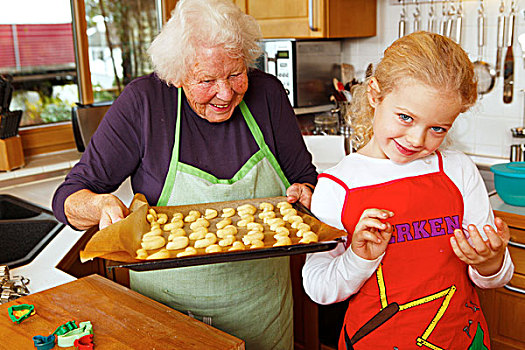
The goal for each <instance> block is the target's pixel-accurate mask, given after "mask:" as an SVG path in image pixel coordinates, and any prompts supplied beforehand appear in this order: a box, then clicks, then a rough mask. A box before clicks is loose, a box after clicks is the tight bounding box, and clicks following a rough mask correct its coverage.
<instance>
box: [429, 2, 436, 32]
mask: <svg viewBox="0 0 525 350" xmlns="http://www.w3.org/2000/svg"><path fill="white" fill-rule="evenodd" d="M436 27H437V24H436V8H435V7H434V0H430V6H429V8H428V25H427V30H428V31H429V32H431V33H435V32H436Z"/></svg>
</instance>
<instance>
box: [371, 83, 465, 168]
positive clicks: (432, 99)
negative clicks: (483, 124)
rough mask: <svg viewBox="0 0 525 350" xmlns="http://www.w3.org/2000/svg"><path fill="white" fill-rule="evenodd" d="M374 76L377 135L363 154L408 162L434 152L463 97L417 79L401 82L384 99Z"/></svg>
mask: <svg viewBox="0 0 525 350" xmlns="http://www.w3.org/2000/svg"><path fill="white" fill-rule="evenodd" d="M378 91H379V85H378V83H377V80H375V79H372V81H371V83H370V89H369V91H368V100H369V102H370V104H371V106H372V107H373V108H374V109H375V111H374V121H373V131H374V133H373V136H372V138H371V139H370V141H369V142H368V143H367V144H366V145H365V146H364V147H363V148H362V152H361V153H363V154H365V155H367V156H370V157H375V158H385V159H390V160H392V161H393V162H396V163H408V162H410V161H413V160H416V159H418V158H422V157H425V156H427V155H429V154H431V153H432V152H434V151H435V150H436V149H437V148H438V147H439V146H440V145H441V143H443V140H444V139H445V136H446V134H447V132H448V131H449V129H450V128H451V127H452V123H454V120H455V119H456V117H457V116H458V115H459V113H460V112H461V108H462V106H461V104H460V99H459V98H458V97H457V96H456V95H452V94H449V95H446V94H443V93H442V92H440V91H439V90H436V89H435V88H432V87H429V86H428V85H425V84H422V83H419V82H417V81H414V80H410V81H408V82H405V83H404V84H399V85H398V87H397V88H396V89H394V90H393V91H392V92H390V93H389V94H387V95H385V96H384V98H383V99H382V100H381V101H380V100H379V99H378V98H377V96H378Z"/></svg>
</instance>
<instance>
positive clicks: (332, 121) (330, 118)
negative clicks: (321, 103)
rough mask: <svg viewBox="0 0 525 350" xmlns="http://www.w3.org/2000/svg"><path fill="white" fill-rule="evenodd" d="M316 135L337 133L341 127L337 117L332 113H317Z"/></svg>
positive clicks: (315, 120) (315, 122)
mask: <svg viewBox="0 0 525 350" xmlns="http://www.w3.org/2000/svg"><path fill="white" fill-rule="evenodd" d="M314 125H315V130H314V134H315V135H337V134H338V129H339V121H338V120H337V117H336V116H334V115H333V114H331V113H323V114H319V115H316V116H315V118H314Z"/></svg>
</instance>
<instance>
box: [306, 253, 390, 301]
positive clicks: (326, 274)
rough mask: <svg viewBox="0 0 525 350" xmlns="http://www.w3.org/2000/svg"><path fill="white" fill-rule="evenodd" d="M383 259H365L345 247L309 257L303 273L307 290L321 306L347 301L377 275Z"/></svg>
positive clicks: (309, 255) (381, 257)
mask: <svg viewBox="0 0 525 350" xmlns="http://www.w3.org/2000/svg"><path fill="white" fill-rule="evenodd" d="M383 257H384V254H383V255H381V256H380V257H379V258H377V259H375V260H366V259H362V258H360V257H359V256H357V255H356V254H355V253H354V252H353V251H352V249H351V248H348V249H346V250H345V246H344V244H342V243H339V244H338V245H337V247H336V248H335V249H333V250H331V251H329V252H321V253H313V254H308V255H307V257H306V262H305V264H304V266H303V271H302V276H303V287H304V290H305V291H306V294H308V296H309V297H310V298H311V299H312V300H313V301H314V302H316V303H318V304H323V305H326V304H333V303H337V302H340V301H343V300H346V299H347V298H348V297H350V296H351V295H353V294H355V293H357V292H358V291H359V289H361V287H362V286H363V284H364V283H365V282H366V281H367V280H368V279H369V278H370V277H371V276H372V275H373V274H374V272H375V271H376V269H377V267H378V266H379V264H380V263H381V260H383Z"/></svg>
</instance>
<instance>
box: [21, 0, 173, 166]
mask: <svg viewBox="0 0 525 350" xmlns="http://www.w3.org/2000/svg"><path fill="white" fill-rule="evenodd" d="M156 1H157V6H159V5H160V6H159V7H160V9H161V12H162V13H161V17H162V22H163V23H166V22H167V20H168V19H169V16H170V13H171V10H172V9H173V8H174V7H175V4H176V3H177V0H156ZM71 13H72V15H73V16H72V17H73V35H74V46H75V56H76V61H77V84H78V88H79V102H81V103H83V104H90V103H93V102H94V99H93V85H92V84H91V72H90V68H89V54H88V48H89V44H88V37H87V33H86V29H87V22H86V8H85V4H84V0H71ZM19 135H20V137H21V139H22V147H23V150H24V156H25V157H29V156H34V155H38V154H44V153H51V152H58V151H64V150H69V149H74V148H76V144H75V138H74V136H73V127H72V125H71V122H70V121H67V122H60V123H52V124H48V125H38V126H28V127H21V128H20V129H19Z"/></svg>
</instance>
